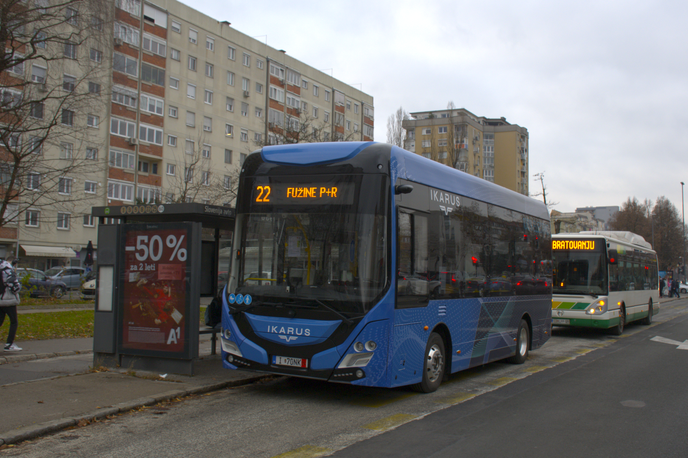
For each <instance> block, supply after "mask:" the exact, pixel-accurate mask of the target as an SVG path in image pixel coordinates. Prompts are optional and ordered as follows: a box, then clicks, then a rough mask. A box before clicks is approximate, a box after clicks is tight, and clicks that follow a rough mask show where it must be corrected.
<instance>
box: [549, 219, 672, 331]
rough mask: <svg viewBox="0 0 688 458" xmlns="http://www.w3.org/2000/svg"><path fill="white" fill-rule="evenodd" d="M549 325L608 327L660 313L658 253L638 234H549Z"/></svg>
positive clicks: (620, 326) (614, 328) (616, 328)
mask: <svg viewBox="0 0 688 458" xmlns="http://www.w3.org/2000/svg"><path fill="white" fill-rule="evenodd" d="M552 256H553V258H554V262H553V270H554V285H553V289H552V324H553V325H558V326H575V327H590V328H601V329H609V330H611V332H612V333H614V334H616V335H620V334H621V333H623V330H624V327H625V326H626V324H627V323H630V322H632V321H636V320H640V321H641V322H642V323H643V324H650V323H651V322H652V317H653V315H654V314H655V313H657V312H658V311H659V275H658V271H657V255H656V253H655V252H654V250H653V249H652V246H651V245H650V244H649V243H647V242H646V241H645V239H644V238H643V237H642V236H640V235H637V234H633V233H631V232H624V231H583V232H577V233H570V234H553V235H552Z"/></svg>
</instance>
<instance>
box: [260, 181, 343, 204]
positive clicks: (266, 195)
mask: <svg viewBox="0 0 688 458" xmlns="http://www.w3.org/2000/svg"><path fill="white" fill-rule="evenodd" d="M354 189H355V188H354V184H353V183H337V184H332V183H321V184H313V183H309V184H300V183H271V184H256V185H255V186H254V189H253V203H254V204H268V205H284V204H301V205H303V204H306V205H324V204H335V205H350V204H351V203H353V198H354Z"/></svg>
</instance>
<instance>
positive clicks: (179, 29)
mask: <svg viewBox="0 0 688 458" xmlns="http://www.w3.org/2000/svg"><path fill="white" fill-rule="evenodd" d="M170 28H171V29H172V31H173V32H176V33H182V25H181V24H180V23H179V22H177V21H172V25H171V26H170Z"/></svg>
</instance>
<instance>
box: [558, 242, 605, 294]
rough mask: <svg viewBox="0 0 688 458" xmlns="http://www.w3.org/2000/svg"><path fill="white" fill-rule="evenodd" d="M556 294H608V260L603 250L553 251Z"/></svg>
mask: <svg viewBox="0 0 688 458" xmlns="http://www.w3.org/2000/svg"><path fill="white" fill-rule="evenodd" d="M552 255H553V257H554V284H553V285H552V286H553V287H552V292H553V293H554V294H590V295H601V294H608V284H607V260H606V253H605V252H604V251H602V250H590V251H578V250H553V252H552Z"/></svg>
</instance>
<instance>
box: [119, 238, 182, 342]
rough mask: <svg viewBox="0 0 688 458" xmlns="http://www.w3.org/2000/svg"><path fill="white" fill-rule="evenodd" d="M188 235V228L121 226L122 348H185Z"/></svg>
mask: <svg viewBox="0 0 688 458" xmlns="http://www.w3.org/2000/svg"><path fill="white" fill-rule="evenodd" d="M188 239H189V230H187V229H157V228H156V229H142V230H139V229H132V230H128V231H126V232H125V239H124V245H125V246H124V258H125V262H124V272H123V282H122V284H123V301H122V313H123V316H122V324H123V328H122V348H124V349H130V350H140V351H146V352H148V351H162V352H169V353H179V352H183V351H184V350H185V343H186V342H185V339H186V338H187V336H188V332H187V329H186V326H188V318H187V316H185V315H186V313H187V310H188V309H187V303H188V301H187V294H188V291H187V281H186V277H187V268H188V265H189V264H188V263H187V259H188V257H189V253H188V248H187V241H188Z"/></svg>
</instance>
